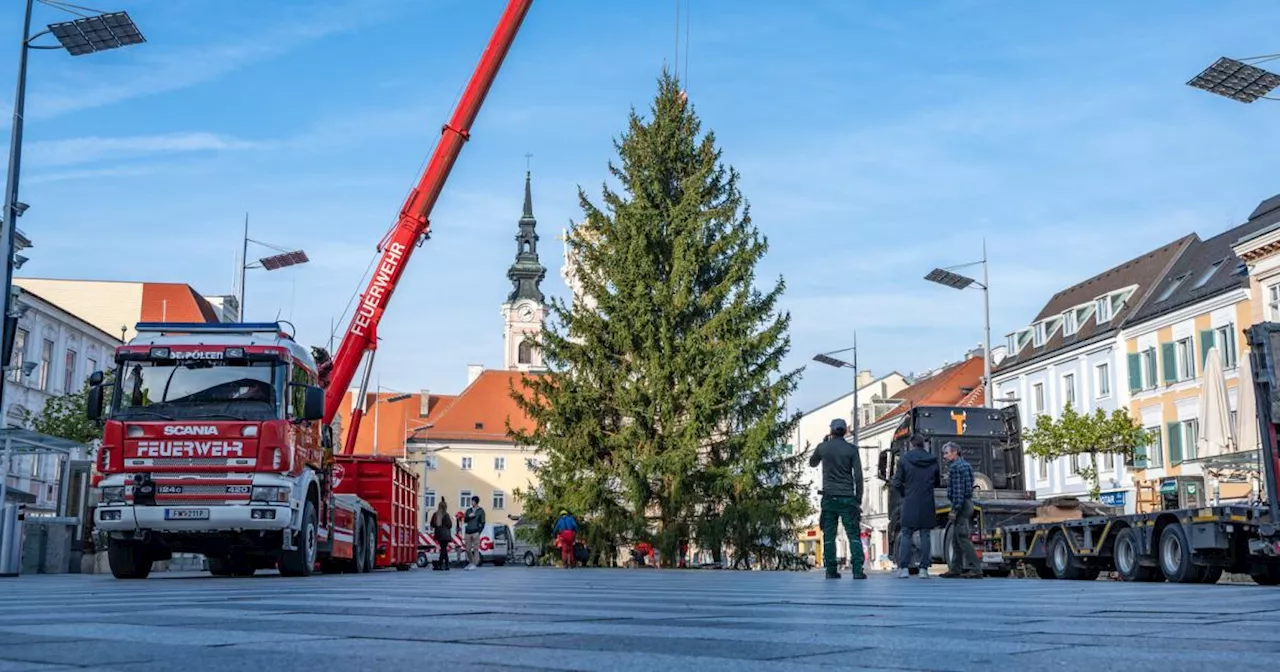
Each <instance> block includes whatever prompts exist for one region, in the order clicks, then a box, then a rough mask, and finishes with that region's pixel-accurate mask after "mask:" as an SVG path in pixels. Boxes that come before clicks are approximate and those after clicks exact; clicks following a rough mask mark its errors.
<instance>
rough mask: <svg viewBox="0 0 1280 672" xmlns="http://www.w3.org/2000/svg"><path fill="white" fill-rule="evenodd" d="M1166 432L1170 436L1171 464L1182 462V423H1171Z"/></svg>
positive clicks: (1175, 464)
mask: <svg viewBox="0 0 1280 672" xmlns="http://www.w3.org/2000/svg"><path fill="white" fill-rule="evenodd" d="M1165 433H1166V434H1168V438H1169V466H1171V467H1172V466H1177V465H1179V464H1182V423H1180V422H1171V423H1169V424H1168V425H1167V426H1166V427H1165Z"/></svg>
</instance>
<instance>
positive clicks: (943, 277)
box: [924, 268, 973, 289]
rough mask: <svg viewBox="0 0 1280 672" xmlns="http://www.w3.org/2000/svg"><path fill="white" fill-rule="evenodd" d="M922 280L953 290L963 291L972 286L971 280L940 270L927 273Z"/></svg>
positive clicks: (936, 269)
mask: <svg viewBox="0 0 1280 672" xmlns="http://www.w3.org/2000/svg"><path fill="white" fill-rule="evenodd" d="M924 279H925V280H928V281H929V282H936V283H938V284H939V285H945V286H947V287H951V288H954V289H964V288H965V287H968V286H969V285H972V284H973V278H968V277H965V276H963V275H960V274H959V273H952V272H951V271H944V270H943V269H941V268H935V269H933V270H932V271H929V274H928V275H926V276H924Z"/></svg>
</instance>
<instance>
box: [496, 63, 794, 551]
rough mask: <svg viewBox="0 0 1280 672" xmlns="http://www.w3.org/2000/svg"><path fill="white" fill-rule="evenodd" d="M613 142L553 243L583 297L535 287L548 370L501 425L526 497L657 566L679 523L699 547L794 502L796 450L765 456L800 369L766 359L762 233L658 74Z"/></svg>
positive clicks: (786, 524)
mask: <svg viewBox="0 0 1280 672" xmlns="http://www.w3.org/2000/svg"><path fill="white" fill-rule="evenodd" d="M615 146H616V148H617V151H618V156H619V163H618V164H616V165H615V164H613V163H610V165H609V171H610V173H611V175H612V176H613V177H614V178H616V180H617V182H618V183H619V184H620V185H621V187H622V189H621V190H620V191H619V190H614V189H613V188H610V187H609V186H607V185H606V186H605V187H604V189H603V192H604V193H603V198H602V201H601V205H600V206H597V205H595V204H593V203H592V202H591V201H590V200H589V199H588V198H587V196H586V194H585V193H583V192H581V191H580V192H579V201H580V203H581V206H582V208H583V211H584V213H585V215H586V217H585V220H584V222H583V223H582V224H580V225H579V226H578V227H577V229H576V230H575V232H574V234H573V235H571V236H569V238H568V240H567V241H566V245H567V246H568V247H569V252H570V254H571V255H572V256H573V257H575V258H576V259H577V260H578V263H579V266H580V268H581V273H580V274H579V275H580V277H579V279H580V280H581V289H582V291H583V294H585V295H586V296H588V297H590V301H574V302H571V303H570V304H568V305H566V304H565V302H563V301H559V300H553V301H552V305H551V308H550V312H551V317H552V321H551V323H550V324H548V326H547V328H546V329H545V330H544V331H543V332H542V334H541V336H540V344H539V345H540V347H541V349H542V352H543V356H544V361H545V362H546V363H547V366H548V367H549V369H550V374H549V375H546V376H538V377H531V378H529V379H527V387H528V391H529V393H527V394H526V393H525V392H524V391H523V390H516V389H514V388H513V390H512V394H513V398H514V399H515V401H516V403H517V404H519V405H520V406H521V408H522V409H523V410H524V411H525V413H527V414H528V415H529V416H530V417H531V418H532V419H533V420H534V421H535V428H534V429H532V430H529V431H521V432H512V436H513V438H514V440H515V441H516V442H517V443H518V444H520V445H528V446H538V449H539V451H540V453H541V455H542V456H543V458H544V460H545V463H544V464H543V465H541V466H540V467H539V468H538V469H537V475H538V479H539V488H540V492H539V493H537V494H533V493H528V495H527V496H528V500H527V501H528V502H529V503H530V504H532V505H533V507H532V510H533V511H535V512H537V513H536V515H539V516H552V515H554V514H555V513H557V512H558V510H559V508H561V507H563V508H567V509H569V510H570V511H573V512H575V513H581V514H583V515H585V516H587V517H588V518H589V519H590V521H591V522H592V525H593V528H594V537H595V539H593V541H594V542H595V543H599V544H605V543H611V544H615V545H622V544H625V543H631V542H634V541H635V540H636V539H639V538H646V537H649V536H651V537H652V538H653V540H654V542H655V546H657V547H658V549H659V551H660V553H661V556H662V558H663V562H664V564H665V563H669V562H671V561H673V560H674V559H675V558H676V557H677V556H678V553H677V551H678V548H679V544H680V542H681V541H682V540H684V539H687V538H689V537H696V538H697V540H698V543H699V545H701V546H704V547H708V548H711V549H713V550H714V549H718V548H720V547H721V545H722V544H724V543H732V542H733V541H734V540H735V539H737V540H748V539H750V540H754V539H758V538H761V537H762V536H768V537H770V538H776V537H778V536H781V535H783V534H785V533H786V531H787V530H790V529H792V528H794V527H796V525H797V523H798V521H799V520H800V519H802V518H803V516H804V515H805V513H807V511H806V510H805V509H806V507H807V506H808V503H807V502H808V500H807V493H806V492H805V486H804V485H803V484H802V483H801V482H800V479H799V478H798V473H799V467H798V466H797V464H798V463H799V460H800V459H803V456H793V455H786V456H779V455H776V452H775V447H776V446H779V445H781V444H783V443H785V440H786V438H787V436H789V434H790V433H791V431H792V430H793V428H794V426H795V423H796V422H797V420H798V418H797V417H796V416H787V414H786V396H787V394H789V393H790V392H791V391H793V390H794V389H795V387H796V384H797V382H798V378H799V373H800V372H799V371H798V370H796V371H790V372H783V371H781V370H780V367H781V360H782V358H783V357H784V356H785V355H786V353H787V352H788V350H789V348H790V340H789V337H788V335H787V329H788V326H789V324H790V316H789V315H787V314H785V313H781V312H780V311H778V310H777V302H778V299H779V297H780V296H781V293H782V291H783V283H782V281H781V279H779V280H777V281H775V282H773V283H761V284H762V285H763V289H759V288H757V286H756V278H755V266H756V264H757V263H758V262H759V260H760V259H761V257H763V255H764V254H765V252H766V251H767V243H766V242H765V241H764V240H763V239H762V238H761V237H760V236H759V234H758V231H757V230H756V229H755V227H754V225H753V224H752V223H751V218H750V215H749V212H748V208H747V206H746V204H745V201H744V199H743V197H742V194H741V193H740V192H739V190H738V186H737V183H738V175H737V173H736V172H735V171H733V170H732V169H731V168H727V167H725V166H724V165H723V164H722V163H721V161H720V158H721V154H720V150H719V149H718V148H717V147H716V145H715V138H714V135H713V134H711V133H706V134H701V132H700V122H699V120H698V118H697V116H696V115H695V114H694V112H693V109H692V107H691V106H690V105H689V103H688V100H687V97H686V96H685V95H684V93H683V92H682V91H681V90H680V86H679V83H678V82H677V81H676V79H675V78H674V77H673V76H671V75H670V74H669V73H665V72H664V73H663V75H662V77H661V78H660V80H659V83H658V94H657V96H656V98H655V99H654V101H653V105H652V108H651V118H650V119H647V120H646V119H643V118H641V117H640V116H639V115H638V114H636V113H634V112H633V113H632V115H631V118H630V123H629V125H628V129H627V131H626V133H624V134H623V136H622V138H621V139H620V140H619V141H618V142H616V143H615ZM528 510H530V507H529V506H526V511H528ZM797 511H799V512H800V513H799V515H797Z"/></svg>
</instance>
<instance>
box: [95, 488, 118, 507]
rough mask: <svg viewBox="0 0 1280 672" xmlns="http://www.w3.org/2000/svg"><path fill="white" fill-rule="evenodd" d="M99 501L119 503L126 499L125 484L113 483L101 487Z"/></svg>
mask: <svg viewBox="0 0 1280 672" xmlns="http://www.w3.org/2000/svg"><path fill="white" fill-rule="evenodd" d="M98 501H99V502H101V503H103V504H118V503H120V502H123V501H124V486H123V485H113V486H108V487H104V488H99V492H98Z"/></svg>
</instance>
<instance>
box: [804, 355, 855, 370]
mask: <svg viewBox="0 0 1280 672" xmlns="http://www.w3.org/2000/svg"><path fill="white" fill-rule="evenodd" d="M813 361H815V362H818V363H820V364H826V365H827V366H834V367H836V368H837V369H843V368H845V367H847V366H853V365H852V364H850V363H848V362H846V361H843V360H839V359H836V358H835V357H831V356H830V355H814V356H813Z"/></svg>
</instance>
